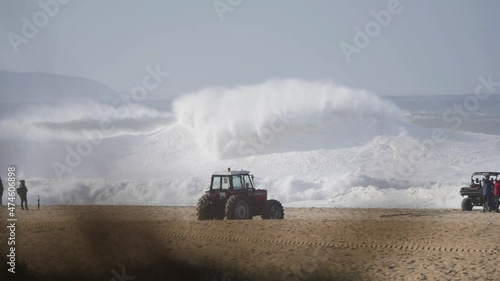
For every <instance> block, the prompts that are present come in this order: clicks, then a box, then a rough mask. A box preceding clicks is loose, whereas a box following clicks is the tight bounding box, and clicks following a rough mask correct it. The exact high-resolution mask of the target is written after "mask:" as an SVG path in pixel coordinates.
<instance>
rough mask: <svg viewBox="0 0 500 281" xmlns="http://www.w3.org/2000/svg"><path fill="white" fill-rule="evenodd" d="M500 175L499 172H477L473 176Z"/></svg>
mask: <svg viewBox="0 0 500 281" xmlns="http://www.w3.org/2000/svg"><path fill="white" fill-rule="evenodd" d="M498 175H500V173H499V172H475V173H474V174H472V176H494V177H496V176H498Z"/></svg>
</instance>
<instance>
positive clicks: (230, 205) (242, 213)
mask: <svg viewBox="0 0 500 281" xmlns="http://www.w3.org/2000/svg"><path fill="white" fill-rule="evenodd" d="M225 213H226V219H228V220H248V219H251V218H252V214H251V211H250V204H249V203H248V200H247V198H246V196H244V195H232V196H231V197H229V199H227V202H226V209H225Z"/></svg>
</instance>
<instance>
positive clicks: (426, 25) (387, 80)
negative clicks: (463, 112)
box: [0, 0, 500, 97]
mask: <svg viewBox="0 0 500 281" xmlns="http://www.w3.org/2000/svg"><path fill="white" fill-rule="evenodd" d="M52 1H55V0H41V1H40V2H43V3H45V2H52ZM61 1H62V0H61ZM219 1H220V2H221V3H227V5H231V3H236V4H237V3H238V2H239V1H238V0H219ZM393 1H395V0H376V1H375V0H374V1H353V0H343V1H333V0H324V1H297V0H274V1H270V0H252V1H251V0H242V1H241V4H240V5H235V6H234V7H232V10H231V11H227V12H225V13H224V14H223V20H221V18H220V17H219V15H218V13H217V11H216V9H215V7H214V4H213V1H212V0H197V1H194V0H192V1H165V0H163V1H162V0H158V1H131V0H129V1H123V0H122V1H119V0H113V1H98V0H88V1H82V0H80V1H77V0H73V1H69V3H68V4H65V5H62V4H61V5H60V6H59V11H58V12H57V13H55V15H54V17H50V18H49V20H48V23H47V24H46V26H44V27H41V28H39V30H38V32H37V33H36V34H35V36H34V37H33V38H29V39H27V41H28V42H27V43H26V44H24V43H23V44H21V45H19V47H18V48H19V53H17V54H16V53H15V52H14V48H13V47H12V44H11V42H10V40H9V37H8V34H9V33H10V32H13V33H15V34H17V35H19V36H23V35H22V34H23V33H22V28H23V25H24V22H23V20H22V18H23V17H26V18H27V19H28V20H29V21H30V22H33V15H35V14H36V13H37V12H39V11H43V10H42V8H41V6H40V4H39V2H38V1H34V0H33V1H31V0H30V1H27V0H23V1H21V0H4V1H2V2H1V4H0V22H1V25H0V38H1V40H0V50H1V52H0V56H1V57H0V68H1V69H4V70H11V71H43V72H51V73H57V74H65V75H71V76H82V77H87V78H91V79H94V80H97V81H100V82H103V83H104V84H106V85H108V86H110V87H111V88H113V89H115V90H118V91H127V90H129V89H130V88H131V87H133V86H135V85H137V84H139V83H141V79H142V77H143V76H144V74H145V70H144V68H145V67H146V66H148V65H151V66H155V65H157V64H159V65H160V67H161V70H162V71H165V72H169V73H170V77H169V78H168V81H166V82H165V83H163V84H162V85H161V87H160V88H159V89H158V90H157V91H156V92H155V95H157V96H160V95H161V96H164V97H168V96H171V95H174V94H178V93H182V92H188V91H195V90H199V89H201V88H204V87H207V86H216V85H224V86H231V85H238V84H254V83H260V82H263V81H266V80H269V79H273V78H303V79H307V80H315V79H329V80H333V81H336V82H339V83H342V84H344V85H346V86H350V87H355V88H362V89H366V90H370V91H373V92H376V93H378V94H381V95H387V94H390V95H408V94H466V93H471V92H473V91H474V88H475V86H476V85H477V83H478V82H477V77H478V76H479V75H483V76H486V75H488V74H493V75H494V77H497V78H496V81H498V80H500V69H499V66H500V53H499V52H498V50H500V37H499V36H498V35H499V32H498V30H500V17H498V11H500V2H499V1H495V0H489V1H486V0H484V1H466V0H455V1H451V0H450V1H430V0H429V1H424V0H420V1H418V0H414V1H410V0H400V4H399V8H398V10H399V13H397V14H392V16H391V20H390V22H388V24H386V26H382V27H381V29H380V32H378V33H376V35H374V36H373V38H371V41H370V42H369V44H368V45H367V46H365V47H363V48H359V53H356V54H353V55H352V56H351V59H352V61H351V62H350V63H348V62H347V60H346V57H345V56H344V55H343V53H342V51H341V48H340V47H339V46H340V44H341V43H342V42H345V43H347V44H351V45H353V46H356V45H355V43H354V37H355V35H356V31H355V27H359V28H360V29H361V30H364V29H365V27H366V25H367V24H368V23H369V22H370V21H373V20H374V17H373V15H371V14H370V12H371V11H376V12H378V11H380V10H387V6H388V4H389V5H396V4H394V3H392V4H391V2H393ZM38 15H40V13H38ZM42 20H43V18H42Z"/></svg>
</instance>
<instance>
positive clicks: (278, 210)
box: [261, 199, 285, 220]
mask: <svg viewBox="0 0 500 281" xmlns="http://www.w3.org/2000/svg"><path fill="white" fill-rule="evenodd" d="M261 218H262V219H263V220H282V219H284V218H285V211H284V210H283V206H282V205H281V203H280V202H279V201H278V200H274V199H271V200H267V202H266V205H264V209H263V210H262V215H261Z"/></svg>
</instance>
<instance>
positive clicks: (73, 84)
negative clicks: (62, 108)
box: [0, 71, 119, 102]
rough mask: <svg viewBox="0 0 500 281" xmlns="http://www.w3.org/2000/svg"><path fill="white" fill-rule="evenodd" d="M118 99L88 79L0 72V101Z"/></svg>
mask: <svg viewBox="0 0 500 281" xmlns="http://www.w3.org/2000/svg"><path fill="white" fill-rule="evenodd" d="M117 96H119V94H118V93H117V92H115V91H114V90H112V89H111V88H109V87H107V86H106V85H104V84H102V83H99V82H96V81H94V80H91V79H87V78H82V77H71V76H64V75H57V74H50V73H44V72H10V71H0V102H54V101H66V100H75V99H82V98H88V99H92V100H96V101H109V100H112V99H113V98H115V97H117Z"/></svg>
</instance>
